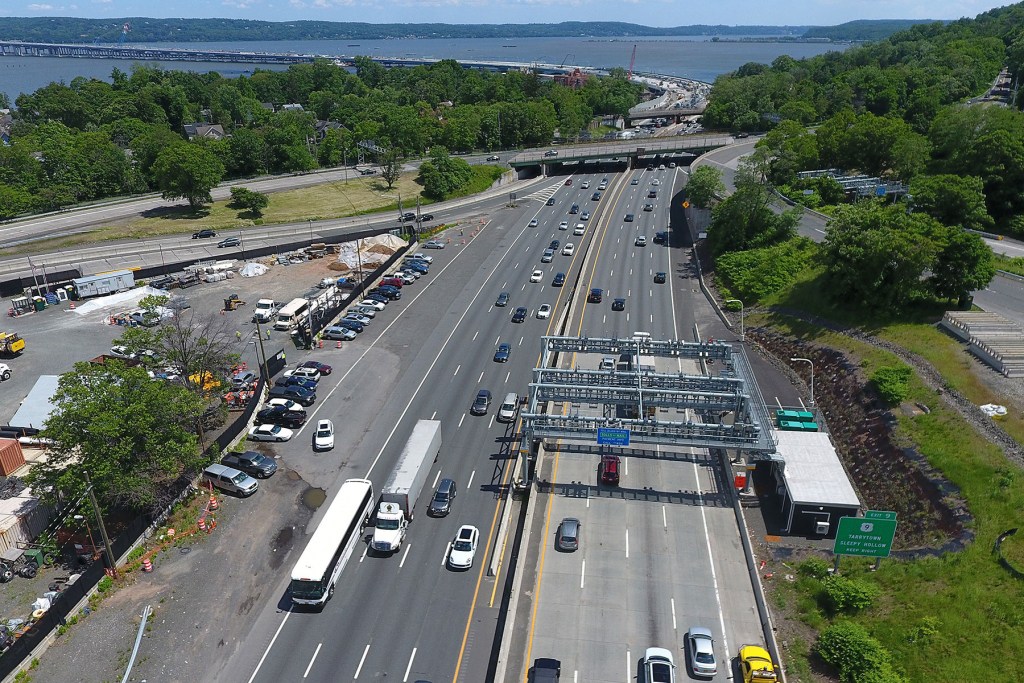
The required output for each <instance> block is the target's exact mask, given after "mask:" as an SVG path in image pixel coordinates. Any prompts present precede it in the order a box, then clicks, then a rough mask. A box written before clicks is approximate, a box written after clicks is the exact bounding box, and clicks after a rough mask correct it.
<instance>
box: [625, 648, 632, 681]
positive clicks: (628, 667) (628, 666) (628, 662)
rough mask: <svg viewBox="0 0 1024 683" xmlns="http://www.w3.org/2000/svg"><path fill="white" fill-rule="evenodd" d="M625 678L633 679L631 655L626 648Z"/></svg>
mask: <svg viewBox="0 0 1024 683" xmlns="http://www.w3.org/2000/svg"><path fill="white" fill-rule="evenodd" d="M626 680H627V681H631V680H633V655H631V654H630V653H629V650H626Z"/></svg>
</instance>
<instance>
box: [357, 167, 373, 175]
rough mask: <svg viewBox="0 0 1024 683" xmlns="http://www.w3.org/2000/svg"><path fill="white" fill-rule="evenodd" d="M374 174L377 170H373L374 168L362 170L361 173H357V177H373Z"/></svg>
mask: <svg viewBox="0 0 1024 683" xmlns="http://www.w3.org/2000/svg"><path fill="white" fill-rule="evenodd" d="M376 172H377V169H374V168H364V169H362V170H361V171H359V175H373V174H375V173H376Z"/></svg>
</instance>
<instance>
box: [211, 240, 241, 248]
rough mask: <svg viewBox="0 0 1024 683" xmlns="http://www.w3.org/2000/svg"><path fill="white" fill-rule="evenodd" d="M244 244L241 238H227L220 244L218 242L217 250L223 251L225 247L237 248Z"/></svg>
mask: <svg viewBox="0 0 1024 683" xmlns="http://www.w3.org/2000/svg"><path fill="white" fill-rule="evenodd" d="M241 244H242V238H241V237H225V238H224V239H222V240H221V241H220V242H217V248H218V249H223V248H224V247H237V246H240V245H241Z"/></svg>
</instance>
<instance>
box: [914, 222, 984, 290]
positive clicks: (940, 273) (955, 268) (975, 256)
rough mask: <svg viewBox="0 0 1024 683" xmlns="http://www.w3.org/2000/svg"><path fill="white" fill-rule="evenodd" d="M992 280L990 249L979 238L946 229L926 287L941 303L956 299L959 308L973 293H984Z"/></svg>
mask: <svg viewBox="0 0 1024 683" xmlns="http://www.w3.org/2000/svg"><path fill="white" fill-rule="evenodd" d="M995 276H996V268H995V263H994V256H993V255H992V249H991V248H990V247H989V246H988V245H987V244H985V242H984V241H982V239H981V236H979V235H976V234H975V233H972V232H966V231H964V230H961V229H960V228H957V227H950V228H946V230H945V238H944V239H943V240H942V242H941V244H940V246H939V251H938V254H936V256H935V261H934V263H932V266H931V277H930V278H929V279H928V283H929V284H930V285H931V288H932V292H933V293H934V294H935V296H937V297H939V298H941V299H956V300H957V303H958V304H959V305H960V306H961V307H963V306H966V305H967V302H968V301H970V294H971V292H973V291H976V290H979V289H984V288H985V287H987V286H988V283H990V282H992V278H994V277H995Z"/></svg>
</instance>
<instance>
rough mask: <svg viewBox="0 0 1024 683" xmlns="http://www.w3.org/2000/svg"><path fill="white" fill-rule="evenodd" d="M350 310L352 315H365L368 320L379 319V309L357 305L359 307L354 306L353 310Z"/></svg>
mask: <svg viewBox="0 0 1024 683" xmlns="http://www.w3.org/2000/svg"><path fill="white" fill-rule="evenodd" d="M348 310H349V312H351V313H358V314H359V315H365V316H366V317H367V318H371V319H372V318H376V317H377V309H376V308H370V307H369V306H363V305H362V304H357V305H355V306H353V307H352V308H350V309H348Z"/></svg>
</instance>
